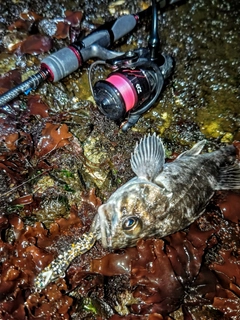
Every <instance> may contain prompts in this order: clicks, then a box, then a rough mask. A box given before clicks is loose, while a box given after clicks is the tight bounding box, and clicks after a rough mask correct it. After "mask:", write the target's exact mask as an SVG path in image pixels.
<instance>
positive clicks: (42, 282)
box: [34, 134, 240, 290]
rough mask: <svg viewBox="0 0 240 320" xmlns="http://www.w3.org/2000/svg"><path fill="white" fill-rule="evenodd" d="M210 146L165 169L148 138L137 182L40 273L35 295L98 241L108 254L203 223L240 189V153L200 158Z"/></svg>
mask: <svg viewBox="0 0 240 320" xmlns="http://www.w3.org/2000/svg"><path fill="white" fill-rule="evenodd" d="M205 142H206V141H205V140H203V141H200V142H198V143H197V144H195V145H194V146H193V148H192V149H191V150H188V151H185V152H183V153H182V154H180V156H178V157H177V159H176V160H174V161H173V162H170V163H164V162H165V152H164V148H163V144H162V141H161V139H160V138H158V137H157V136H156V135H155V134H153V135H152V136H150V135H149V136H148V137H144V138H143V139H142V140H141V141H140V143H139V144H137V145H136V147H135V150H134V152H133V154H132V156H131V166H132V170H133V172H134V173H135V174H136V175H137V176H136V177H135V178H133V179H131V180H130V181H128V182H127V183H126V184H124V185H123V186H122V187H120V188H119V189H118V190H117V191H115V192H114V193H113V194H112V196H111V197H110V198H109V200H108V201H107V202H106V203H105V204H103V205H101V206H100V207H99V209H98V213H97V214H96V216H95V218H94V220H93V222H92V225H91V228H90V231H89V233H86V234H84V235H83V236H82V237H81V238H80V239H79V240H78V241H77V242H75V243H72V244H71V245H70V246H69V248H68V249H67V250H65V251H64V252H63V253H62V254H60V255H59V256H58V257H57V258H56V259H55V260H53V261H52V262H51V263H50V264H49V265H48V266H47V267H46V268H45V269H44V270H42V271H41V272H40V274H39V275H38V276H37V277H36V278H35V281H34V287H35V289H36V290H42V289H43V288H45V287H46V286H47V285H48V284H49V283H50V282H53V281H56V280H57V279H58V278H59V277H64V275H65V271H66V270H67V268H68V267H69V265H70V263H71V262H72V260H73V259H75V257H76V256H78V255H80V254H83V253H85V252H86V251H88V250H90V249H91V247H92V246H93V245H94V243H95V241H96V240H97V239H98V240H101V241H102V245H103V246H104V247H105V248H109V249H111V248H112V249H117V248H124V247H130V246H135V245H136V243H137V241H138V240H139V239H141V238H150V237H157V238H161V237H164V236H167V235H168V234H171V233H174V232H176V231H179V230H181V229H183V228H185V227H187V226H188V225H189V224H190V223H191V222H193V221H194V220H195V219H197V218H198V217H199V216H200V215H201V214H202V213H203V211H204V209H205V208H206V205H207V204H208V202H209V200H210V199H211V197H212V196H213V194H214V191H215V190H225V189H240V165H239V163H238V162H237V161H236V150H235V147H234V146H226V147H223V148H221V149H220V150H218V151H215V152H212V153H206V154H200V152H201V151H202V149H203V147H204V145H205Z"/></svg>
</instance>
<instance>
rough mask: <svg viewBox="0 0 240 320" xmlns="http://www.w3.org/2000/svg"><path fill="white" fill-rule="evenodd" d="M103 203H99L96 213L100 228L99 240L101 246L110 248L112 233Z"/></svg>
mask: <svg viewBox="0 0 240 320" xmlns="http://www.w3.org/2000/svg"><path fill="white" fill-rule="evenodd" d="M104 208H105V205H101V206H100V207H99V208H98V215H99V224H100V230H101V241H102V246H103V247H104V248H111V247H112V233H111V229H110V226H111V224H110V223H108V219H107V217H106V214H105V210H104Z"/></svg>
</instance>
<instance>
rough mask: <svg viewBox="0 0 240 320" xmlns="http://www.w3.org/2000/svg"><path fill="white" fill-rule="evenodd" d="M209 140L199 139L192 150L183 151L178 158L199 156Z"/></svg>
mask: <svg viewBox="0 0 240 320" xmlns="http://www.w3.org/2000/svg"><path fill="white" fill-rule="evenodd" d="M206 141H207V140H202V141H199V142H198V143H196V144H195V145H194V146H193V147H192V148H191V149H190V150H187V151H184V152H183V153H181V154H180V155H179V156H178V157H177V159H179V158H181V157H183V156H184V157H191V156H197V155H198V154H199V153H200V152H201V151H202V149H203V147H204V146H205V144H206Z"/></svg>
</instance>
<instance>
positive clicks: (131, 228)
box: [122, 217, 142, 235]
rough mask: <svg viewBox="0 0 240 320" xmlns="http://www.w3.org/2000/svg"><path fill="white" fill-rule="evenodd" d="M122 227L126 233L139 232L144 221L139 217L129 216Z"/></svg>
mask: <svg viewBox="0 0 240 320" xmlns="http://www.w3.org/2000/svg"><path fill="white" fill-rule="evenodd" d="M122 228H123V230H124V231H125V232H126V233H131V234H134V235H136V234H138V233H139V232H140V231H141V229H142V221H141V219H139V218H138V217H128V218H126V219H124V221H123V223H122Z"/></svg>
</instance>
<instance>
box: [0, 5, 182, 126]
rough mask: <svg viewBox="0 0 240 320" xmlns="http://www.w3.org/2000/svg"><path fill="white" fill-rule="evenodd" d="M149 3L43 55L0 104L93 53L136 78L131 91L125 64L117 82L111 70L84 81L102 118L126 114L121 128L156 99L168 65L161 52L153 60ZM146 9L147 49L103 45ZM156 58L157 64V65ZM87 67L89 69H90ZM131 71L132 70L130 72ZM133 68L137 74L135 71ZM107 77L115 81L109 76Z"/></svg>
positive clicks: (156, 41)
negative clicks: (117, 49) (124, 49)
mask: <svg viewBox="0 0 240 320" xmlns="http://www.w3.org/2000/svg"><path fill="white" fill-rule="evenodd" d="M178 1H179V0H168V1H166V0H161V1H160V2H159V3H158V6H159V7H160V8H163V7H165V6H167V5H171V4H174V3H176V2H178ZM152 3H153V5H152V6H150V7H148V8H147V9H146V10H143V11H141V12H139V13H137V14H128V15H123V16H121V17H119V18H117V19H115V20H113V21H110V22H106V23H105V24H103V25H102V26H100V27H99V28H97V29H96V30H94V31H93V32H92V33H90V34H89V35H88V36H86V37H85V38H84V39H83V40H81V41H76V42H74V43H72V44H71V45H69V46H68V47H66V48H62V49H60V50H58V51H56V52H54V53H52V54H51V55H49V56H47V57H46V58H44V59H43V60H42V62H41V65H40V71H39V72H37V73H36V74H34V75H32V76H31V77H29V78H28V79H27V80H25V81H24V82H22V83H21V84H19V85H17V86H15V87H14V88H12V89H10V90H9V91H7V92H5V93H4V94H2V95H0V107H3V106H5V105H6V104H7V103H8V102H10V101H11V100H13V99H14V98H16V97H17V96H18V95H19V94H21V93H25V94H28V93H29V92H30V91H31V90H32V89H36V88H37V87H38V86H39V85H40V84H41V83H43V82H44V81H46V80H48V81H51V82H57V81H59V80H61V79H63V78H65V77H66V76H68V75H70V74H71V73H72V72H74V71H76V70H77V69H78V68H79V67H81V66H82V65H83V64H84V63H85V62H86V61H87V60H89V59H91V58H98V59H101V61H104V62H106V65H108V66H112V67H113V68H115V69H116V66H117V67H118V69H119V70H120V68H121V67H122V66H124V65H125V66H127V67H128V69H129V70H130V69H131V70H132V71H129V73H131V74H132V75H133V77H136V78H137V79H138V80H139V81H137V82H138V83H136V86H137V87H136V92H135V89H132V87H131V86H132V85H134V79H133V78H131V75H127V72H126V70H125V69H126V68H125V69H123V70H121V71H119V72H120V74H121V73H122V74H123V75H124V76H123V78H122V79H123V81H121V79H120V76H118V77H117V78H116V75H117V74H115V76H112V75H111V76H110V77H108V78H107V79H106V83H104V82H100V81H99V82H98V83H96V84H95V85H94V88H92V85H91V81H90V88H91V91H92V93H93V96H94V99H95V101H96V104H97V105H98V107H99V109H100V111H102V113H103V114H105V115H106V116H107V117H109V118H111V119H113V120H120V121H121V120H123V119H124V117H125V115H126V114H127V113H128V114H129V121H128V125H125V127H124V126H123V130H127V129H128V128H130V127H131V126H133V125H134V124H135V123H136V122H137V121H138V119H139V118H140V116H141V114H143V113H144V112H146V111H147V110H148V109H149V108H150V107H151V106H152V104H153V103H154V102H155V101H156V99H157V97H158V96H159V94H160V92H161V88H162V85H163V81H164V79H165V78H166V77H167V76H168V75H169V73H170V72H169V71H170V69H171V62H170V60H171V59H170V58H167V59H166V57H164V56H163V55H161V61H160V59H158V61H156V57H157V55H158V53H159V48H158V46H159V38H158V35H157V4H156V2H155V0H153V1H152ZM151 13H153V27H152V30H153V31H152V33H151V36H150V40H149V48H142V49H138V50H134V51H131V52H127V53H122V52H115V51H111V50H108V49H107V48H109V47H110V46H112V45H113V44H114V42H116V41H117V40H119V39H121V38H122V37H123V36H125V35H127V34H128V33H130V32H131V31H132V30H133V29H134V28H135V27H136V25H137V24H138V23H140V22H141V21H142V20H143V19H144V18H145V17H146V16H149V15H150V14H151ZM159 63H160V68H159V66H158V64H159ZM96 65H97V64H93V67H96ZM93 67H92V68H90V72H89V73H90V74H91V72H92V70H93ZM142 67H144V70H143V68H142ZM134 70H135V71H136V72H135V75H134V72H133V71H134ZM119 72H118V74H119ZM137 73H138V74H139V75H137ZM160 73H161V74H160ZM154 74H155V75H154ZM141 77H143V78H145V81H144V80H143V81H140V78H141ZM113 78H114V79H115V81H113ZM127 78H129V80H127ZM89 80H90V77H89ZM155 81H160V82H161V85H156V83H155ZM111 84H112V86H111ZM126 85H127V86H128V88H127V89H128V90H126V88H125V89H124V87H126ZM129 86H130V87H129ZM142 86H144V87H142ZM140 91H141V92H140ZM144 101H146V103H143V102H144ZM118 105H119V106H118ZM139 107H141V110H139ZM119 108H120V109H122V111H121V112H117V110H118V109H119Z"/></svg>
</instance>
